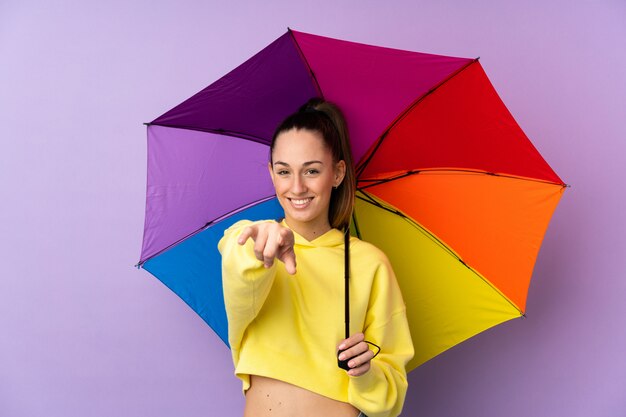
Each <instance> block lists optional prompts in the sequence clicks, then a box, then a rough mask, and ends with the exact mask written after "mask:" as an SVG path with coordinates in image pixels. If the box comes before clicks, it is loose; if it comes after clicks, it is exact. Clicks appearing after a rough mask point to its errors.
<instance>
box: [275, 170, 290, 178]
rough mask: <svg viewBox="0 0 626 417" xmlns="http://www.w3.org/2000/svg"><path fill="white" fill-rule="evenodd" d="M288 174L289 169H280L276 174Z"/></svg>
mask: <svg viewBox="0 0 626 417" xmlns="http://www.w3.org/2000/svg"><path fill="white" fill-rule="evenodd" d="M288 174H289V171H287V170H286V169H279V170H278V171H276V175H280V176H285V175H288Z"/></svg>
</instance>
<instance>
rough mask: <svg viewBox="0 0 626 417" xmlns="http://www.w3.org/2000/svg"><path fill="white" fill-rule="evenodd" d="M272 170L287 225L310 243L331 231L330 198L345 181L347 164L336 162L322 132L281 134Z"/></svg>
mask: <svg viewBox="0 0 626 417" xmlns="http://www.w3.org/2000/svg"><path fill="white" fill-rule="evenodd" d="M269 169H270V175H271V177H272V182H273V183H274V188H275V189H276V196H277V197H278V201H279V202H280V205H281V206H282V207H283V209H284V210H285V220H286V221H287V224H289V226H290V227H291V228H292V229H294V230H295V231H296V232H297V233H299V234H300V235H302V236H304V237H305V238H307V239H309V240H311V238H314V237H315V236H318V235H321V234H323V233H325V232H326V231H328V230H330V223H329V220H328V208H329V206H330V195H331V193H332V189H333V187H334V186H338V185H339V184H341V181H342V180H343V177H344V175H345V163H344V161H339V162H337V163H333V157H332V154H331V152H330V150H329V149H328V148H327V147H326V146H325V144H324V140H323V139H322V137H321V136H320V133H318V132H313V131H309V130H304V129H300V130H296V129H291V130H288V131H285V132H283V133H281V134H280V135H278V137H277V138H276V142H275V143H274V151H273V153H272V163H270V166H269Z"/></svg>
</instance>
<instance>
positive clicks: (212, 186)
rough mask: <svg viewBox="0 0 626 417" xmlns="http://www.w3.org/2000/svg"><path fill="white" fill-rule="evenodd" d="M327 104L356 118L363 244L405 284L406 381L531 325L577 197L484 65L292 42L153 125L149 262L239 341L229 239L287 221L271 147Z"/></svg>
mask: <svg viewBox="0 0 626 417" xmlns="http://www.w3.org/2000/svg"><path fill="white" fill-rule="evenodd" d="M315 96H319V97H324V98H325V99H327V100H329V101H332V102H334V103H336V104H338V105H339V107H340V108H341V109H342V110H343V112H344V114H345V116H346V119H347V123H348V128H349V131H350V135H351V141H352V149H353V153H354V160H355V161H356V164H357V173H358V192H357V201H356V209H355V215H354V219H353V222H352V223H353V225H352V226H353V227H352V232H353V233H355V234H357V235H358V236H359V237H360V238H361V239H364V240H366V241H370V242H372V243H373V244H375V245H376V246H378V247H379V248H381V249H382V250H383V251H384V252H385V253H386V254H387V255H388V257H389V259H390V261H391V263H392V265H393V268H394V270H395V272H396V276H397V278H398V282H399V284H400V287H401V289H402V292H403V296H404V300H405V303H406V304H407V315H408V319H409V323H410V327H411V333H412V335H413V339H414V345H415V351H416V354H415V357H414V358H413V360H412V361H411V362H410V363H409V365H408V369H409V370H410V369H413V368H415V367H416V366H418V365H420V364H422V363H424V362H425V361H427V360H429V359H430V358H432V357H434V356H436V355H438V354H439V353H441V352H443V351H445V350H447V349H449V348H450V347H452V346H455V345H457V344H458V343H460V342H462V341H464V340H466V339H468V338H470V337H472V336H474V335H476V334H478V333H480V332H482V331H484V330H486V329H488V328H490V327H492V326H495V325H497V324H499V323H502V322H504V321H507V320H510V319H513V318H516V317H520V316H524V315H525V308H526V296H527V292H528V286H529V282H530V278H531V275H532V270H533V267H534V263H535V259H536V257H537V254H538V251H539V248H540V245H541V241H542V239H543V236H544V234H545V231H546V229H547V226H548V223H549V220H550V217H551V215H552V213H553V211H554V209H555V208H556V205H557V203H558V201H559V199H560V197H561V195H562V193H563V190H564V189H565V187H566V185H565V184H564V183H563V181H562V180H561V179H560V178H559V177H558V176H557V174H556V173H555V172H554V171H553V170H552V169H551V168H550V166H549V165H548V164H547V163H546V161H545V160H544V159H543V158H542V156H541V155H540V154H539V152H538V151H537V150H536V149H535V147H534V146H533V145H532V143H531V142H530V141H529V139H528V138H527V136H526V135H525V134H524V132H523V131H522V129H521V128H520V127H519V125H518V124H517V123H516V122H515V120H514V118H513V116H512V115H511V114H510V113H509V111H508V110H507V108H506V106H505V105H504V103H503V102H502V101H501V99H500V98H499V96H498V94H497V93H496V91H495V89H494V88H493V86H492V85H491V83H490V82H489V79H488V78H487V76H486V74H485V72H484V70H483V68H482V66H481V64H480V62H479V60H478V59H469V58H458V57H449V56H442V55H434V54H426V53H418V52H410V51H403V50H397V49H391V48H383V47H377V46H370V45H365V44H359V43H354V42H348V41H344V40H337V39H332V38H328V37H322V36H317V35H313V34H308V33H303V32H297V31H293V30H288V31H287V33H285V34H284V35H282V36H281V37H279V38H278V39H276V40H275V41H274V42H272V43H271V44H270V45H268V46H267V47H266V48H264V49H263V50H261V51H260V52H259V53H257V54H256V55H254V56H253V57H252V58H250V59H249V60H247V61H246V62H244V63H243V64H241V65H240V66H239V67H237V68H235V69H234V70H232V71H231V72H229V73H228V74H226V75H225V76H223V77H222V78H220V79H219V80H217V81H215V82H214V83H212V84H211V85H209V86H208V87H206V88H204V89H203V90H201V91H200V92H198V93H197V94H195V95H193V96H192V97H190V98H189V99H187V100H185V101H183V102H182V103H181V104H179V105H177V106H175V107H174V108H172V109H171V110H169V111H167V112H166V113H164V114H163V115H162V116H160V117H158V118H156V119H155V120H154V121H152V122H150V123H148V124H147V125H148V128H147V130H148V180H147V197H146V217H145V229H144V239H143V247H142V251H141V257H140V261H139V263H138V266H139V267H143V268H144V269H146V270H147V271H149V272H150V273H151V274H153V275H154V276H156V277H157V278H158V279H159V280H161V281H162V282H163V283H164V284H165V285H166V286H168V287H169V288H171V289H172V290H173V291H174V292H175V293H176V294H178V295H179V296H180V297H181V298H182V299H183V300H184V301H185V302H186V303H187V304H189V306H190V307H191V308H192V309H193V310H194V311H196V312H197V313H198V315H200V317H202V318H203V319H204V320H205V321H206V322H207V323H208V324H209V326H211V328H212V329H213V330H214V331H215V332H216V334H217V335H218V336H219V337H220V338H221V339H222V340H223V341H224V343H226V344H228V335H227V322H226V313H225V310H224V300H223V294H222V287H221V261H220V255H219V253H218V251H217V242H218V240H219V239H220V238H221V236H222V234H223V231H224V230H225V229H226V228H227V227H228V226H230V225H231V224H233V223H234V222H236V221H238V220H240V219H250V220H255V219H268V218H276V219H277V218H280V217H282V209H281V207H280V206H279V205H278V203H277V201H276V198H275V196H274V190H273V187H272V184H271V181H270V178H269V175H268V173H267V161H268V149H269V148H268V146H269V143H270V140H271V137H272V133H273V131H274V129H275V127H276V126H277V125H278V124H279V122H280V121H281V120H282V119H283V118H284V117H286V116H287V115H288V114H291V113H292V112H294V111H295V110H296V109H297V108H298V107H299V106H300V105H301V104H303V103H304V102H306V101H307V100H308V99H309V98H311V97H315ZM340 323H341V320H340V319H338V324H340Z"/></svg>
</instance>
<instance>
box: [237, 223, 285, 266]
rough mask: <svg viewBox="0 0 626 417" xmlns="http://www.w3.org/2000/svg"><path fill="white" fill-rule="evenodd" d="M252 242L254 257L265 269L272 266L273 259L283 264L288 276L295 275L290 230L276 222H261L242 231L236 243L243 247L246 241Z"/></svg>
mask: <svg viewBox="0 0 626 417" xmlns="http://www.w3.org/2000/svg"><path fill="white" fill-rule="evenodd" d="M250 238H252V240H254V256H256V258H257V259H258V260H259V261H262V262H263V264H264V265H265V267H266V268H270V267H271V266H272V265H273V264H274V258H276V259H278V260H279V261H281V262H283V263H284V264H285V269H286V270H287V273H289V274H290V275H294V274H295V273H296V253H295V252H294V250H293V245H294V242H295V239H294V236H293V232H292V231H291V229H289V228H287V227H284V226H283V225H281V224H280V223H277V222H262V223H257V224H253V225H252V226H248V227H246V228H245V229H243V232H242V233H241V236H239V239H237V243H239V244H240V245H244V244H245V243H246V241H247V240H248V239H250Z"/></svg>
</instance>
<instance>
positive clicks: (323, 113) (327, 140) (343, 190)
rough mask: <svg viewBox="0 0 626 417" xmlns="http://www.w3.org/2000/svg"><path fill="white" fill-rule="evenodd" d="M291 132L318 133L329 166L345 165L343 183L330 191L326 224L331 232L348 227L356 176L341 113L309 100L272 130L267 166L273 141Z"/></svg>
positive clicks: (337, 109)
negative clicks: (306, 131) (325, 149)
mask: <svg viewBox="0 0 626 417" xmlns="http://www.w3.org/2000/svg"><path fill="white" fill-rule="evenodd" d="M291 129H296V130H300V129H305V130H309V131H311V132H318V133H319V134H320V135H321V136H322V138H323V140H324V144H325V145H326V146H327V148H328V149H329V150H330V152H331V155H332V157H333V163H337V162H339V161H342V160H343V161H344V162H345V164H346V174H345V176H344V178H343V181H342V182H341V184H339V186H338V187H337V188H336V189H333V191H332V193H331V196H330V207H329V209H328V221H329V223H330V226H331V227H333V228H336V229H345V228H347V227H348V226H349V225H350V218H351V217H352V211H353V210H354V197H355V194H356V173H355V169H354V164H353V163H352V151H351V148H350V140H349V136H348V126H347V124H346V119H345V117H344V116H343V113H342V112H341V110H340V109H339V107H337V106H336V105H335V104H333V103H330V102H328V101H325V100H323V99H320V98H312V99H310V100H309V101H308V102H306V103H305V104H304V105H303V106H302V107H300V109H298V111H297V112H296V113H293V114H292V115H290V116H288V117H287V118H286V119H285V120H283V122H282V123H281V124H280V125H279V126H278V128H276V131H275V132H274V136H273V137H272V143H271V144H270V162H273V161H272V153H273V152H274V144H275V143H276V138H277V137H278V135H280V134H281V133H283V132H286V131H289V130H291Z"/></svg>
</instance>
